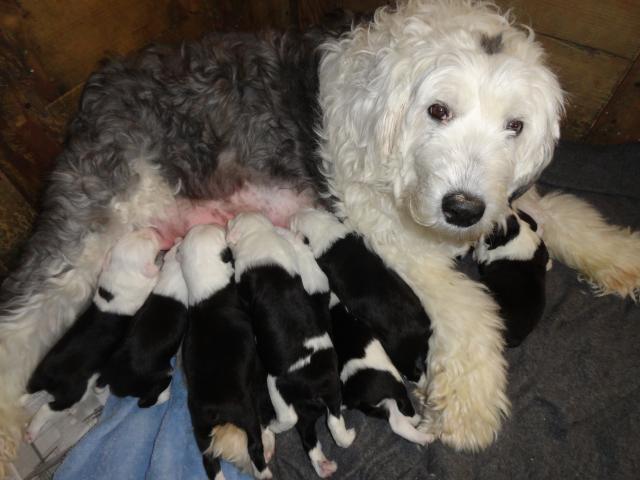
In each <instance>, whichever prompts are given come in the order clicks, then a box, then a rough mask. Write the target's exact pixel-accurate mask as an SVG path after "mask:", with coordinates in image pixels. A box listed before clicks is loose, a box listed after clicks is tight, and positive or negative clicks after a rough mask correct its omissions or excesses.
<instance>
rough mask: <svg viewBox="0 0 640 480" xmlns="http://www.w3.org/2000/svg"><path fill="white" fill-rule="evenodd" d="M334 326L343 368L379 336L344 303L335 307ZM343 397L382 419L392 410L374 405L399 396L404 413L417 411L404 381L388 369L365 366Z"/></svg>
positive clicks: (346, 385) (343, 391)
mask: <svg viewBox="0 0 640 480" xmlns="http://www.w3.org/2000/svg"><path fill="white" fill-rule="evenodd" d="M331 328H332V340H333V345H334V347H335V349H336V352H337V353H338V360H339V364H340V370H342V368H343V367H344V365H345V364H346V363H347V362H348V361H349V360H352V359H356V358H363V357H364V356H365V349H366V348H367V346H368V345H369V344H370V343H371V342H372V341H374V340H375V339H376V338H375V336H374V334H373V332H372V331H371V329H370V328H369V327H368V326H367V325H366V324H365V323H364V322H362V321H360V320H359V319H357V318H356V317H354V316H353V315H351V314H350V313H349V312H348V311H347V310H346V308H345V307H344V305H342V304H341V303H338V304H336V305H334V307H333V308H332V309H331ZM342 397H343V401H344V403H345V405H346V406H347V407H349V408H357V409H359V410H362V411H364V412H365V413H368V414H371V415H375V416H379V417H381V418H387V416H388V413H387V412H386V411H384V410H383V409H376V408H374V407H375V405H378V404H379V403H380V402H381V401H382V400H384V399H386V398H390V399H395V400H396V402H397V403H398V408H399V409H400V411H401V412H402V413H403V414H405V415H408V416H413V415H414V414H415V411H414V409H413V406H412V405H411V400H409V395H408V394H407V391H406V388H405V387H404V384H403V383H402V382H399V381H398V380H397V379H396V378H395V377H394V376H393V375H392V374H391V373H389V372H388V371H383V370H376V369H364V370H360V371H359V372H356V373H355V374H354V375H352V376H351V377H349V379H348V380H347V383H346V384H344V385H343V388H342Z"/></svg>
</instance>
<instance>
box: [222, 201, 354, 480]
mask: <svg viewBox="0 0 640 480" xmlns="http://www.w3.org/2000/svg"><path fill="white" fill-rule="evenodd" d="M227 239H228V242H229V246H230V247H231V249H232V251H233V254H234V259H235V268H236V281H238V286H239V289H240V292H241V295H242V296H243V298H244V299H245V301H246V302H247V306H248V308H249V311H250V313H251V315H252V317H253V321H254V331H255V334H256V343H257V347H258V353H259V355H260V358H261V360H262V362H263V364H264V366H265V370H266V371H267V374H268V375H267V385H268V388H269V395H270V397H271V401H272V403H273V407H274V409H275V412H276V420H275V421H274V422H272V429H274V431H276V432H280V431H284V430H286V429H288V428H291V427H293V426H294V425H295V427H296V429H297V430H298V433H299V434H300V436H301V438H302V443H303V446H304V448H305V450H306V452H307V454H308V455H309V458H310V459H311V463H312V465H313V468H314V469H315V471H316V473H317V474H318V475H319V476H321V477H328V476H329V475H331V474H332V473H333V472H335V470H336V468H337V466H336V464H335V462H332V461H330V460H328V459H327V458H326V457H325V455H324V453H323V451H322V446H321V444H320V442H319V441H318V438H317V435H316V431H315V423H316V420H317V419H318V418H320V417H321V416H322V415H323V413H325V412H327V411H328V415H327V424H328V427H329V430H330V432H331V435H332V436H333V438H334V440H335V441H336V443H337V444H338V445H339V446H341V447H348V446H349V445H351V443H352V442H353V440H354V438H355V432H354V431H353V429H347V428H346V426H345V422H344V418H343V416H342V413H341V405H342V398H341V392H340V383H339V379H338V360H337V357H336V352H335V350H334V348H333V344H332V342H331V338H330V337H329V333H328V329H329V321H330V320H329V315H328V308H327V305H324V306H323V307H322V306H320V303H319V302H318V298H319V297H316V298H315V299H314V298H312V297H311V295H310V294H309V293H308V292H307V290H305V285H304V284H303V280H302V278H301V276H300V268H299V264H298V259H297V255H296V251H295V248H294V246H293V245H292V244H291V243H290V242H289V241H288V240H287V239H286V238H285V237H283V236H281V235H280V234H278V233H277V231H276V229H275V227H274V226H273V225H272V224H271V222H270V221H269V220H268V219H267V218H266V217H263V216H262V215H259V214H251V213H244V214H240V215H238V216H237V217H236V218H234V219H233V220H231V221H230V222H229V230H228V234H227ZM320 273H321V272H320ZM315 280H317V279H315ZM315 280H313V279H311V278H309V279H307V280H305V283H306V284H307V288H309V289H310V291H311V292H312V293H313V292H314V290H313V289H312V288H311V285H312V284H313V283H314V282H315ZM321 283H322V280H320V282H319V285H320V284H321ZM327 292H328V286H327V285H326V280H325V287H324V291H321V290H318V293H319V294H321V295H322V294H324V295H325V300H328V299H327V297H326V294H327Z"/></svg>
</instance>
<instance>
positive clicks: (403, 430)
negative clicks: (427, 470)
mask: <svg viewBox="0 0 640 480" xmlns="http://www.w3.org/2000/svg"><path fill="white" fill-rule="evenodd" d="M378 406H379V407H380V408H384V409H385V410H386V411H387V417H388V420H389V425H390V426H391V430H393V432H394V433H395V434H396V435H399V436H401V437H402V438H404V439H405V440H409V441H410V442H413V443H417V444H419V445H426V444H427V443H431V442H433V441H434V440H435V436H434V435H433V434H430V433H423V432H420V431H418V430H417V429H416V427H415V426H414V425H413V424H412V422H411V417H407V416H406V415H403V414H402V412H400V409H399V408H398V404H397V402H396V401H395V400H394V399H391V398H387V399H384V400H383V401H382V402H380V403H379V404H378Z"/></svg>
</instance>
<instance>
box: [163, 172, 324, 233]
mask: <svg viewBox="0 0 640 480" xmlns="http://www.w3.org/2000/svg"><path fill="white" fill-rule="evenodd" d="M316 200H317V197H316V195H315V193H314V192H313V191H311V190H304V191H302V192H298V191H296V190H294V189H291V188H287V187H275V186H269V187H265V186H259V185H253V184H245V186H243V187H242V188H240V189H239V190H238V191H236V192H235V193H233V194H232V195H231V196H229V197H228V198H226V199H220V200H189V199H185V198H178V199H177V200H176V202H175V205H174V206H173V207H171V208H170V209H168V210H167V211H166V212H165V213H166V214H165V216H164V217H163V218H156V219H154V220H153V221H152V223H153V225H154V226H155V227H156V228H157V229H158V231H159V232H160V234H161V236H162V238H163V240H164V241H166V245H168V246H170V245H173V243H174V241H175V239H176V238H179V237H183V236H184V235H185V234H186V233H187V232H188V231H189V229H190V228H191V227H193V226H194V225H200V224H216V225H220V226H222V227H224V226H226V225H227V222H228V221H229V220H231V219H232V218H233V217H235V216H236V215H238V214H239V213H242V212H260V213H262V214H263V215H265V216H266V217H268V218H269V219H270V220H271V221H272V222H273V223H274V225H278V226H281V227H287V226H288V223H289V217H291V215H293V214H295V213H296V212H297V211H298V210H300V209H302V208H308V207H312V206H315V205H316Z"/></svg>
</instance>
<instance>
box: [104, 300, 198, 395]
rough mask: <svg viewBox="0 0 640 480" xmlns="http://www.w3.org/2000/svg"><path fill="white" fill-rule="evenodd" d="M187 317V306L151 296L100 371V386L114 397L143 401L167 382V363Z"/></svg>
mask: <svg viewBox="0 0 640 480" xmlns="http://www.w3.org/2000/svg"><path fill="white" fill-rule="evenodd" d="M186 315H187V308H186V306H185V305H183V304H182V303H181V302H179V301H178V300H175V299H173V298H171V297H167V296H163V295H158V294H155V293H154V294H151V295H150V296H149V298H148V299H147V301H146V302H145V303H144V305H143V306H142V307H141V309H140V310H139V311H138V313H137V314H136V315H135V317H134V319H133V321H132V325H131V328H130V330H129V332H128V333H127V335H126V337H125V339H124V342H123V343H122V344H120V346H119V347H118V349H117V350H116V351H115V353H114V354H113V355H112V356H111V358H110V359H109V361H108V363H107V364H106V366H105V367H104V369H103V370H102V375H101V380H100V382H101V383H104V384H109V386H110V388H111V392H112V393H114V394H115V395H118V396H121V397H124V396H136V397H143V396H145V395H146V394H147V393H148V392H149V391H150V390H152V389H153V387H154V386H155V385H156V384H157V383H158V382H160V381H164V380H165V379H167V377H168V372H169V371H170V369H171V365H170V363H169V362H170V360H171V358H172V357H173V356H174V355H175V354H176V352H177V351H178V347H179V346H180V342H181V340H182V336H183V334H184V329H185V326H186V321H187V316H186ZM165 383H168V382H165Z"/></svg>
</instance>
